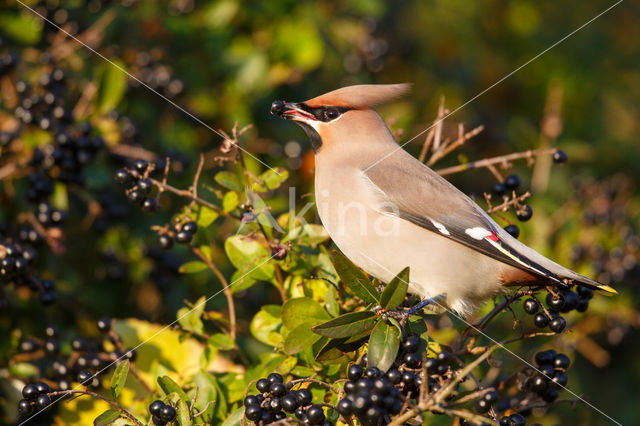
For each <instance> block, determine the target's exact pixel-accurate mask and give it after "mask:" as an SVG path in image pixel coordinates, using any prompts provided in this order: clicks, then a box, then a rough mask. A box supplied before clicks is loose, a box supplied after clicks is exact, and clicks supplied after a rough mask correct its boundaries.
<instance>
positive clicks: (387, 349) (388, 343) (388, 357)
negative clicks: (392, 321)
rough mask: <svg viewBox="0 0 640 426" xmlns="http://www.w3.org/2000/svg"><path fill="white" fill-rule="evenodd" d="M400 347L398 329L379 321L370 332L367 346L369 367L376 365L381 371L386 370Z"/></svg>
mask: <svg viewBox="0 0 640 426" xmlns="http://www.w3.org/2000/svg"><path fill="white" fill-rule="evenodd" d="M399 348H400V331H399V330H398V329H397V328H396V327H394V326H392V325H389V324H387V323H386V322H384V321H379V322H378V324H377V325H376V327H375V328H374V329H373V332H372V333H371V337H370V338H369V348H368V354H367V358H368V364H369V367H378V368H379V369H380V370H382V371H387V370H388V369H389V367H391V365H392V364H393V361H394V360H395V359H396V355H398V349H399Z"/></svg>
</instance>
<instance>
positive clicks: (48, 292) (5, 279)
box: [0, 228, 57, 310]
mask: <svg viewBox="0 0 640 426" xmlns="http://www.w3.org/2000/svg"><path fill="white" fill-rule="evenodd" d="M32 232H33V234H32ZM8 234H9V233H8V232H7V231H6V230H2V229H0V285H2V286H3V287H4V285H9V284H13V285H14V286H16V287H27V288H29V289H30V290H31V291H32V292H34V293H39V294H40V301H41V302H42V304H43V305H45V306H47V305H50V304H52V303H53V302H55V301H56V298H57V296H56V292H55V287H56V284H55V281H53V280H44V279H41V278H40V277H38V276H37V275H36V274H35V272H34V271H33V268H32V264H33V262H34V260H35V259H36V257H37V251H36V250H35V249H33V248H31V247H24V248H23V246H22V245H21V244H17V243H14V239H13V238H11V237H5V235H8ZM31 235H39V234H38V233H37V232H35V231H33V230H31V231H30V230H28V229H26V228H22V229H21V230H20V231H19V233H18V237H19V238H20V239H21V240H22V241H24V240H27V241H30V239H29V237H30V236H31ZM36 241H37V240H36ZM1 289H2V287H0V310H2V309H3V308H4V307H6V306H7V305H8V302H7V300H6V299H5V297H4V294H3V293H2V291H1Z"/></svg>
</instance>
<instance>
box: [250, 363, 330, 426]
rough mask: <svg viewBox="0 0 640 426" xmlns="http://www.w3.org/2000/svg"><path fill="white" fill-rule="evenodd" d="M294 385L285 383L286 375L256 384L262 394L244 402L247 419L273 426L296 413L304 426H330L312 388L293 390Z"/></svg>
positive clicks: (259, 381)
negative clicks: (313, 399) (313, 395)
mask: <svg viewBox="0 0 640 426" xmlns="http://www.w3.org/2000/svg"><path fill="white" fill-rule="evenodd" d="M292 387H293V386H292V385H291V384H290V383H287V384H286V385H285V384H284V379H283V377H282V375H280V374H278V373H271V374H269V376H267V377H266V378H262V379H260V380H258V381H257V382H256V389H258V391H259V392H260V393H259V394H258V395H249V396H247V397H246V398H245V399H244V407H245V410H244V415H245V417H246V418H247V419H249V420H251V421H254V422H256V424H257V423H260V424H263V425H265V424H269V423H272V422H274V421H278V420H282V419H285V418H286V417H287V413H290V414H295V416H296V418H297V419H298V420H300V421H302V422H304V424H308V425H323V426H330V425H332V424H333V423H331V422H327V421H326V417H325V414H324V410H323V409H322V407H321V406H320V405H317V404H312V403H311V399H312V396H311V392H310V391H309V390H308V389H298V390H292Z"/></svg>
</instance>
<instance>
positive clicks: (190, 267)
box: [178, 260, 208, 274]
mask: <svg viewBox="0 0 640 426" xmlns="http://www.w3.org/2000/svg"><path fill="white" fill-rule="evenodd" d="M207 268H208V266H207V264H206V263H204V262H202V261H200V260H193V261H191V262H187V263H184V264H182V265H180V269H178V272H180V273H181V274H195V273H196V272H201V271H204V270H205V269H207Z"/></svg>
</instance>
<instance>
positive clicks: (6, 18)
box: [0, 12, 47, 44]
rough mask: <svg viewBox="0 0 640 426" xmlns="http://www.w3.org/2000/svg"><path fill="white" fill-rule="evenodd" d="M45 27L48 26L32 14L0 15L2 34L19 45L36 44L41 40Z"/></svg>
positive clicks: (13, 13)
mask: <svg viewBox="0 0 640 426" xmlns="http://www.w3.org/2000/svg"><path fill="white" fill-rule="evenodd" d="M44 25H47V24H45V23H44V22H42V21H41V20H40V19H39V18H38V17H36V16H34V15H31V14H25V13H15V12H4V13H2V14H0V28H2V32H3V33H4V34H6V35H8V36H9V37H11V38H12V39H14V40H15V41H17V42H19V43H23V44H36V43H37V42H38V41H39V40H40V38H41V35H42V27H43V26H44Z"/></svg>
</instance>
